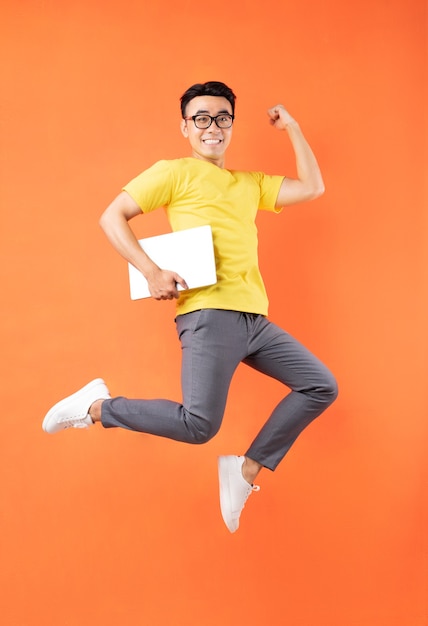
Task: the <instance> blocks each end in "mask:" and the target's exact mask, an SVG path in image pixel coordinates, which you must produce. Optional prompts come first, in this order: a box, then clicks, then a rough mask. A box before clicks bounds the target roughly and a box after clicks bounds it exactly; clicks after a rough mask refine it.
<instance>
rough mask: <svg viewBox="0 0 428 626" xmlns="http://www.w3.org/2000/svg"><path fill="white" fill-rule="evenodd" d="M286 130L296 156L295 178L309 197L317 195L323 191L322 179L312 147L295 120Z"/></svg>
mask: <svg viewBox="0 0 428 626" xmlns="http://www.w3.org/2000/svg"><path fill="white" fill-rule="evenodd" d="M286 130H287V133H288V136H289V138H290V141H291V144H292V146H293V150H294V154H295V158H296V170H297V178H298V180H299V181H300V183H302V185H304V187H305V189H306V193H307V194H308V195H309V197H310V198H313V197H317V196H319V195H321V194H322V193H324V181H323V178H322V175H321V170H320V168H319V166H318V162H317V160H316V158H315V155H314V153H313V151H312V148H311V147H310V145H309V143H308V142H307V141H306V139H305V137H304V135H303V133H302V131H301V129H300V126H299V124H298V123H297V122H296V121H295V120H293V121H291V122H289V123H288V124H287V126H286Z"/></svg>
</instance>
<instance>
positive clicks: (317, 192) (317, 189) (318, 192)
mask: <svg viewBox="0 0 428 626" xmlns="http://www.w3.org/2000/svg"><path fill="white" fill-rule="evenodd" d="M324 192H325V185H324V182H323V181H322V180H321V181H320V182H319V183H318V184H317V185H315V186H314V187H313V189H312V190H311V194H310V198H309V199H310V200H316V199H317V198H319V197H320V196H322V195H323V193H324Z"/></svg>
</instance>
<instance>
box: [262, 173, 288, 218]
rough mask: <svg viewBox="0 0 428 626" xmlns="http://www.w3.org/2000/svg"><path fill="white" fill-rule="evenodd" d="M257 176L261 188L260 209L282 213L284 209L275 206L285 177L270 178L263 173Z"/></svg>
mask: <svg viewBox="0 0 428 626" xmlns="http://www.w3.org/2000/svg"><path fill="white" fill-rule="evenodd" d="M257 176H258V182H259V187H260V201H259V209H261V210H262V211H274V212H275V213H281V211H282V207H279V208H278V207H275V204H276V199H277V198H278V193H279V189H280V187H281V185H282V181H283V180H284V176H270V175H268V174H262V173H258V174H257Z"/></svg>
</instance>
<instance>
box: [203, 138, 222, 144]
mask: <svg viewBox="0 0 428 626" xmlns="http://www.w3.org/2000/svg"><path fill="white" fill-rule="evenodd" d="M204 143H209V144H214V143H220V139H204Z"/></svg>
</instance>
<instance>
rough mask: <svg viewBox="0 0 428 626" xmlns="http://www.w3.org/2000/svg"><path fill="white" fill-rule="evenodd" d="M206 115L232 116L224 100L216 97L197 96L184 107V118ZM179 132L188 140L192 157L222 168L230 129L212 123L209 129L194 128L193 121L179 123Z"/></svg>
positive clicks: (229, 105)
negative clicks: (226, 114)
mask: <svg viewBox="0 0 428 626" xmlns="http://www.w3.org/2000/svg"><path fill="white" fill-rule="evenodd" d="M202 113H207V114H208V115H211V117H215V116H216V115H219V114H220V113H229V114H230V115H232V106H231V104H230V102H229V101H228V100H227V99H226V98H222V97H217V96H198V97H197V98H193V100H190V102H189V103H188V105H187V107H186V117H191V116H193V115H199V114H202ZM181 132H182V133H183V135H184V136H185V137H186V138H187V139H188V140H189V143H190V146H191V148H192V156H193V157H194V158H196V159H202V160H203V161H209V162H210V163H214V165H218V166H219V167H223V166H224V156H225V152H226V149H227V147H228V145H229V143H230V140H231V138H232V127H230V128H219V127H218V126H217V124H216V123H215V122H214V121H213V122H212V123H211V126H210V127H209V128H205V129H201V128H196V126H195V123H194V121H193V120H182V121H181Z"/></svg>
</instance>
